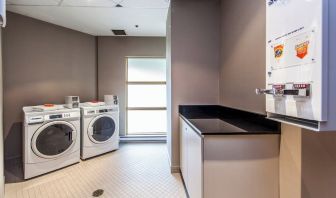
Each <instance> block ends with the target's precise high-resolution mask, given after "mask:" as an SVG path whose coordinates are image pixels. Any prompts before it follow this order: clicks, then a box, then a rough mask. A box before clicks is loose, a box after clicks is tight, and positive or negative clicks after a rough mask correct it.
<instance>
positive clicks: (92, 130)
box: [89, 115, 116, 143]
mask: <svg viewBox="0 0 336 198" xmlns="http://www.w3.org/2000/svg"><path fill="white" fill-rule="evenodd" d="M115 130H116V124H115V122H114V120H113V118H112V117H110V116H106V115H104V116H98V117H96V118H95V119H94V120H92V121H91V124H90V127H89V137H90V139H91V140H92V141H93V142H95V143H103V142H106V141H108V140H109V139H110V138H111V137H112V136H113V134H114V133H115Z"/></svg>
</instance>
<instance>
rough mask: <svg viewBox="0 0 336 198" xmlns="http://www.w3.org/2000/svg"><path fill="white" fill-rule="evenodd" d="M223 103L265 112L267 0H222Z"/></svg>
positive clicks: (221, 90) (221, 81) (221, 100)
mask: <svg viewBox="0 0 336 198" xmlns="http://www.w3.org/2000/svg"><path fill="white" fill-rule="evenodd" d="M221 7H222V17H221V19H222V25H221V28H222V33H221V36H222V38H221V40H222V41H221V44H222V46H221V47H222V49H221V69H220V74H221V77H220V104H221V105H225V106H229V107H233V108H238V109H242V110H246V111H252V112H256V113H262V114H265V97H263V96H257V95H256V94H255V91H254V90H255V88H263V87H265V82H266V80H265V68H266V67H265V63H266V58H265V42H266V35H265V32H266V26H265V24H266V18H265V17H266V6H265V0H255V1H253V3H247V2H246V0H230V1H227V0H222V5H221Z"/></svg>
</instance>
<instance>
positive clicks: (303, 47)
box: [295, 41, 309, 59]
mask: <svg viewBox="0 0 336 198" xmlns="http://www.w3.org/2000/svg"><path fill="white" fill-rule="evenodd" d="M308 48H309V41H305V42H303V43H300V44H297V45H296V46H295V50H296V56H297V57H299V58H301V59H303V58H304V57H305V56H307V54H308Z"/></svg>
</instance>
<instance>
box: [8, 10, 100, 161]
mask: <svg viewBox="0 0 336 198" xmlns="http://www.w3.org/2000/svg"><path fill="white" fill-rule="evenodd" d="M7 17H8V18H7V27H6V28H5V29H4V31H3V34H4V35H3V38H4V39H3V47H4V48H3V66H4V139H5V158H7V159H8V158H13V157H19V156H21V150H22V148H21V142H22V139H21V138H22V137H21V134H22V131H21V125H22V116H23V114H22V107H23V106H28V105H38V104H44V103H64V96H66V95H78V96H80V99H81V100H82V101H86V100H92V99H94V98H96V74H95V73H96V53H95V49H96V48H95V46H96V44H95V37H93V36H89V35H87V34H83V33H80V32H76V31H73V30H70V29H66V28H62V27H59V26H56V25H52V24H49V23H45V22H42V21H38V20H35V19H32V18H29V17H24V16H22V15H18V14H14V13H10V12H9V13H8V15H7Z"/></svg>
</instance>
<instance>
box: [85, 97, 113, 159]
mask: <svg viewBox="0 0 336 198" xmlns="http://www.w3.org/2000/svg"><path fill="white" fill-rule="evenodd" d="M81 114H82V119H81V126H82V128H81V134H82V136H81V143H82V144H81V158H82V159H87V158H90V157H94V156H97V155H100V154H103V153H106V152H109V151H113V150H116V149H118V148H119V107H118V105H106V104H105V103H90V102H88V103H82V104H81Z"/></svg>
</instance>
